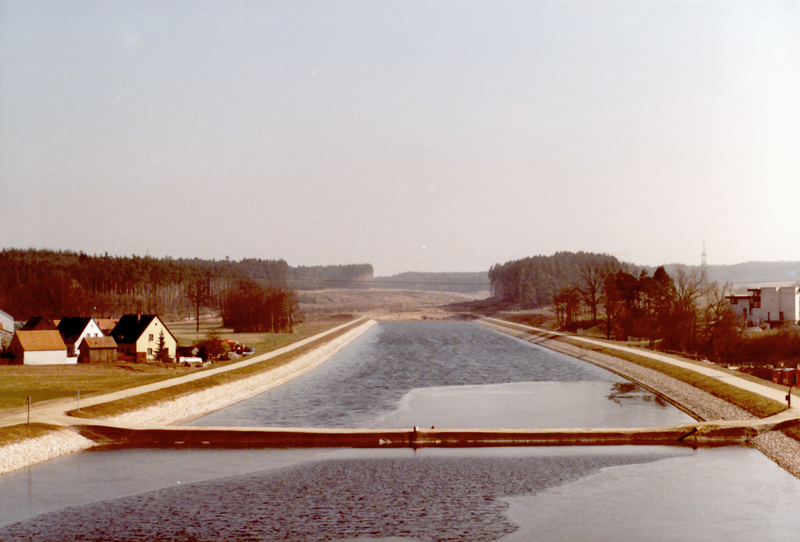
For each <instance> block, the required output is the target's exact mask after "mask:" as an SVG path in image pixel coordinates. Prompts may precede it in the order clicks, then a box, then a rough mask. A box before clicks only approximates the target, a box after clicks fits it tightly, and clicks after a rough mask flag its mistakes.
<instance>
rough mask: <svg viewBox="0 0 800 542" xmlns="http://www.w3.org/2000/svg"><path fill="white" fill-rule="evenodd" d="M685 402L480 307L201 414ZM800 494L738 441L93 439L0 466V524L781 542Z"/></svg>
mask: <svg viewBox="0 0 800 542" xmlns="http://www.w3.org/2000/svg"><path fill="white" fill-rule="evenodd" d="M409 352H410V353H409ZM682 419H686V418H685V417H684V415H683V414H682V413H680V412H678V411H677V410H675V409H674V408H672V407H671V406H669V405H666V404H664V403H663V402H661V401H659V400H657V399H656V398H654V397H653V396H652V395H650V394H649V393H647V392H645V391H643V390H641V389H639V388H637V387H635V386H632V385H631V384H630V383H627V382H625V381H624V380H622V379H620V378H618V377H616V376H614V375H611V374H610V373H607V372H605V371H602V370H599V369H597V368H595V367H593V366H591V365H587V364H584V363H583V362H581V361H579V360H574V359H572V358H568V357H566V356H561V355H558V354H554V353H551V352H549V351H547V350H543V349H540V348H539V347H536V346H533V345H530V344H528V343H526V342H524V341H519V340H517V339H511V338H508V337H505V336H503V335H500V334H497V333H494V332H491V331H488V330H486V329H484V328H480V327H479V326H476V325H473V324H466V323H404V324H400V323H398V324H380V325H378V326H376V327H375V328H373V329H372V330H371V331H370V332H368V333H367V334H366V335H364V336H363V337H361V338H360V339H359V340H357V341H356V342H355V343H354V344H353V345H351V346H349V347H348V348H347V349H345V350H344V351H343V352H341V353H340V354H338V355H337V356H336V357H335V358H334V359H332V360H331V361H329V362H328V363H326V364H325V366H323V367H322V368H321V369H318V370H315V371H313V372H312V373H309V374H308V375H305V376H304V377H302V378H300V379H297V380H295V381H294V382H292V383H290V384H287V385H285V386H282V387H280V388H277V389H276V390H272V391H271V392H269V393H267V394H262V395H261V396H259V397H257V398H254V399H252V400H250V401H247V402H245V403H241V404H239V405H236V406H234V407H231V408H228V409H225V410H223V411H220V412H218V413H216V414H214V415H212V416H209V417H206V418H202V419H198V420H196V421H195V423H196V424H205V425H282V426H339V427H377V426H384V427H391V426H398V427H407V426H408V424H410V423H415V424H418V425H429V424H436V425H437V426H440V427H444V426H450V427H503V426H505V427H525V426H529V427H530V426H537V427H538V426H540V427H544V426H548V425H549V426H559V425H561V426H592V425H594V426H606V425H655V424H659V423H674V422H675V421H680V420H682ZM798 502H800V482H798V480H796V479H795V478H794V477H792V476H790V475H788V474H786V473H785V472H784V471H782V470H781V469H779V468H778V467H777V466H775V465H774V464H773V463H772V462H771V461H769V460H768V459H766V458H765V457H763V456H762V455H761V454H759V453H758V452H755V451H754V450H751V449H748V448H742V447H726V448H718V449H701V450H692V449H691V448H685V447H681V448H671V447H560V448H559V447H553V448H496V449H467V450H446V449H423V450H418V451H414V450H410V449H409V450H229V451H218V450H141V449H138V450H121V451H95V452H85V453H80V454H73V455H71V456H67V457H64V458H60V459H57V460H54V461H50V462H47V463H44V464H41V465H37V466H35V467H31V468H29V469H24V470H21V471H17V472H14V473H10V474H8V475H5V476H2V477H0V540H30V541H40V540H42V541H43V540H47V541H49V540H112V541H113V540H118V541H162V540H170V541H175V540H182V541H183V540H185V541H211V540H230V541H234V540H236V541H238V540H248V541H257V540H258V541H261V540H303V541H305V540H376V539H379V540H418V541H420V540H421V541H438V540H475V541H478V540H502V541H505V542H509V541H519V540H524V541H534V540H536V541H561V540H593V541H605V540H607V541H622V540H626V541H627V540H637V541H661V540H684V541H686V540H688V541H712V540H714V541H716V540H726V541H737V540H741V541H745V540H748V541H749V540H759V539H760V540H770V541H776V540H777V541H779V540H795V539H796V530H797V529H796V525H797V520H796V519H795V518H796V517H797V513H796V506H797V503H798Z"/></svg>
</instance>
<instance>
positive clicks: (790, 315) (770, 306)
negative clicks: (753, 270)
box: [728, 286, 800, 328]
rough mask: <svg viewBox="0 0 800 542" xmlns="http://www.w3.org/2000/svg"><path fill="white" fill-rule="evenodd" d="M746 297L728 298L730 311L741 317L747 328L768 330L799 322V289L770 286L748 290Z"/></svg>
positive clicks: (795, 287)
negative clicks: (766, 328)
mask: <svg viewBox="0 0 800 542" xmlns="http://www.w3.org/2000/svg"><path fill="white" fill-rule="evenodd" d="M747 291H748V292H749V293H748V294H746V295H731V296H728V301H729V302H730V304H731V309H732V310H733V312H735V313H736V314H738V315H741V316H742V317H743V318H744V319H745V321H746V322H747V326H748V327H761V326H766V327H768V328H772V327H776V326H782V325H784V324H797V323H798V321H800V288H798V287H797V286H781V287H778V286H770V287H766V288H748V290H747Z"/></svg>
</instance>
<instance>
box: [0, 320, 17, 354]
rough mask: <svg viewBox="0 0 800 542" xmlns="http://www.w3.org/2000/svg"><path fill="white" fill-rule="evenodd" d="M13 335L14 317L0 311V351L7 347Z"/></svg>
mask: <svg viewBox="0 0 800 542" xmlns="http://www.w3.org/2000/svg"><path fill="white" fill-rule="evenodd" d="M13 335H14V317H13V316H11V315H10V314H8V313H7V312H4V311H2V310H0V350H2V349H3V348H5V347H7V346H8V344H9V343H10V342H11V337H12V336H13Z"/></svg>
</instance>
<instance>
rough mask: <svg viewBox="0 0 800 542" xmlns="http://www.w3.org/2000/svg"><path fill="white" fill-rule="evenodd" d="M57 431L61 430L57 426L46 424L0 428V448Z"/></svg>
mask: <svg viewBox="0 0 800 542" xmlns="http://www.w3.org/2000/svg"><path fill="white" fill-rule="evenodd" d="M59 430H61V428H60V427H59V426H57V425H50V424H47V423H32V424H30V425H25V424H19V425H10V426H8V427H0V448H2V447H3V446H7V445H9V444H15V443H17V442H20V441H22V440H27V439H33V438H37V437H43V436H45V435H50V434H52V433H53V432H56V431H59Z"/></svg>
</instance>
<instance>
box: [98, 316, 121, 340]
mask: <svg viewBox="0 0 800 542" xmlns="http://www.w3.org/2000/svg"><path fill="white" fill-rule="evenodd" d="M95 322H97V327H99V328H100V331H102V332H103V335H104V336H106V337H108V336H109V335H111V330H113V329H114V326H116V325H117V324H118V323H119V318H96V319H95Z"/></svg>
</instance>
